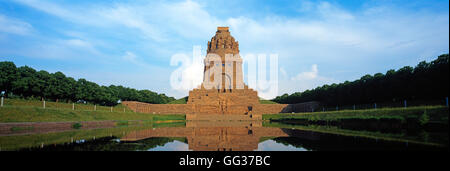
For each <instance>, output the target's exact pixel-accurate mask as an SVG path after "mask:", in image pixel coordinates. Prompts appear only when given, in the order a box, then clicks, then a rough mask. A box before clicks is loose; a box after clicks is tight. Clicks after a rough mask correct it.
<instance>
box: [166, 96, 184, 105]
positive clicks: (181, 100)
mask: <svg viewBox="0 0 450 171" xmlns="http://www.w3.org/2000/svg"><path fill="white" fill-rule="evenodd" d="M187 101H188V97H187V96H186V97H183V98H181V99H177V100H174V101H171V102H169V103H168V104H187Z"/></svg>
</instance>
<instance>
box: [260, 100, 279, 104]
mask: <svg viewBox="0 0 450 171" xmlns="http://www.w3.org/2000/svg"><path fill="white" fill-rule="evenodd" d="M259 103H260V104H278V103H277V102H274V101H270V100H259Z"/></svg>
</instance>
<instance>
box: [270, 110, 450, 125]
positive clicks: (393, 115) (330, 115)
mask: <svg viewBox="0 0 450 171" xmlns="http://www.w3.org/2000/svg"><path fill="white" fill-rule="evenodd" d="M425 113H426V114H425ZM448 115H449V110H448V107H445V106H418V107H408V108H383V109H370V110H342V111H328V112H314V113H294V114H287V113H282V114H266V115H263V120H289V119H300V120H308V121H339V120H342V119H394V120H400V121H402V122H403V121H406V120H408V119H413V120H417V121H419V120H420V121H422V122H424V121H426V122H434V123H442V124H448Z"/></svg>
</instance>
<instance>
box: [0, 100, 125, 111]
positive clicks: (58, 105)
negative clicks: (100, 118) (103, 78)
mask: <svg viewBox="0 0 450 171" xmlns="http://www.w3.org/2000/svg"><path fill="white" fill-rule="evenodd" d="M72 105H74V106H75V110H94V109H95V110H96V111H107V112H110V111H111V106H100V105H93V104H83V103H65V102H51V101H45V108H49V109H70V110H72V107H73V106H72ZM4 106H24V107H25V106H28V107H40V108H43V102H42V101H40V100H26V99H4ZM112 109H113V112H124V111H125V112H132V110H131V109H129V108H128V107H127V106H125V105H122V104H118V105H116V106H113V107H112Z"/></svg>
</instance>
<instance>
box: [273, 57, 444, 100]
mask: <svg viewBox="0 0 450 171" xmlns="http://www.w3.org/2000/svg"><path fill="white" fill-rule="evenodd" d="M448 87H449V54H443V55H440V56H439V57H438V58H437V59H435V60H434V61H431V62H426V61H422V62H420V63H419V64H418V65H417V66H416V67H414V68H413V67H410V66H405V67H403V68H400V69H398V70H393V69H392V70H389V71H387V72H386V74H382V73H376V74H375V75H373V76H372V75H365V76H363V77H361V78H360V79H358V80H355V81H351V82H350V81H345V82H344V83H340V84H331V85H323V86H320V87H317V88H315V89H312V90H306V91H304V92H296V93H293V94H290V95H288V94H283V95H282V96H277V97H276V98H275V99H273V101H275V102H277V103H285V104H295V103H302V102H309V101H319V102H321V103H322V104H323V105H326V106H337V105H339V106H345V105H353V104H368V103H376V102H402V101H403V100H424V101H430V100H443V99H444V98H445V97H448V94H449V88H448Z"/></svg>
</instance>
